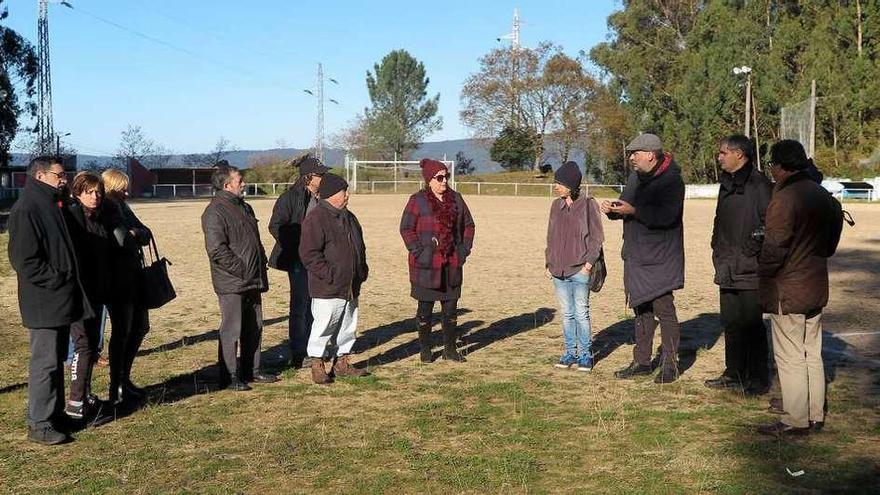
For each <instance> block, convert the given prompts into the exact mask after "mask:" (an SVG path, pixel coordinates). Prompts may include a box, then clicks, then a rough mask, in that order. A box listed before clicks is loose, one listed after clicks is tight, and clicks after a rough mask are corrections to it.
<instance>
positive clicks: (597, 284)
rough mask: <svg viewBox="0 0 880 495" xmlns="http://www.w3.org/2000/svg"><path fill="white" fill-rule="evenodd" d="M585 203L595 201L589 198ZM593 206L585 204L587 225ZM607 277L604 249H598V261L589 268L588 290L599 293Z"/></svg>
mask: <svg viewBox="0 0 880 495" xmlns="http://www.w3.org/2000/svg"><path fill="white" fill-rule="evenodd" d="M587 201H595V200H593V198H589V199H588V200H587ZM592 212H593V205H591V204H587V225H589V223H590V221H589V218H590V215H592V214H593V213H592ZM607 276H608V267H606V266H605V248H599V259H597V260H596V262H595V263H593V267H592V268H590V290H591V291H593V292H599V291H600V290H602V286H603V285H605V277H607Z"/></svg>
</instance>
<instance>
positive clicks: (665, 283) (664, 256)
mask: <svg viewBox="0 0 880 495" xmlns="http://www.w3.org/2000/svg"><path fill="white" fill-rule="evenodd" d="M626 151H628V152H629V153H630V155H629V161H630V162H631V163H632V165H633V173H631V174H630V176H629V179H628V180H627V181H626V187H625V188H624V189H623V192H622V193H621V195H620V199H618V200H617V201H607V200H606V201H603V202H602V205H601V209H602V212H603V213H606V214H607V215H608V218H610V219H612V220H623V252H622V255H623V286H624V289H625V290H626V298H627V301H628V302H629V305H630V307H632V308H633V309H634V310H635V314H636V318H635V324H636V328H635V334H636V346H635V348H634V349H633V361H632V363H630V365H629V366H627V367H626V368H623V369H621V370H619V371H616V372H615V373H614V376H615V377H617V378H632V377H634V376H637V375H648V374H650V373H651V372H652V371H653V370H652V368H651V351H652V348H653V341H654V330H655V329H656V328H657V322H656V320H655V319H654V318H655V315H656V317H657V318H658V319H659V320H660V335H661V338H662V353H661V355H660V373H658V374H657V377H656V378H655V380H654V381H655V382H657V383H669V382H673V381H675V380H677V379H678V343H679V338H680V334H681V326H680V325H679V323H678V316H677V315H676V312H675V299H674V297H673V295H672V292H673V291H675V290H677V289H681V288H682V287H684V231H683V226H682V215H683V213H684V181H682V179H681V169H679V168H678V165H677V164H676V163H675V161H674V160H673V159H672V155H670V154H668V153H664V152H663V145H662V143H661V142H660V138H659V137H657V136H656V135H654V134H641V135H639V136H637V137H636V138H635V139H633V140H632V142H630V143H629V144H628V145H627V146H626Z"/></svg>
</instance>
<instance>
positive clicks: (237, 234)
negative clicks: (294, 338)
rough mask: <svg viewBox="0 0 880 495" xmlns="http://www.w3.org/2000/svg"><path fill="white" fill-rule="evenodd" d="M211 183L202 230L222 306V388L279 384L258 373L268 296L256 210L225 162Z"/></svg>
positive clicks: (241, 180)
mask: <svg viewBox="0 0 880 495" xmlns="http://www.w3.org/2000/svg"><path fill="white" fill-rule="evenodd" d="M211 183H212V185H213V186H214V189H215V190H216V194H215V195H214V198H213V199H211V202H210V203H209V204H208V207H207V208H205V211H204V213H202V230H203V231H204V233H205V249H206V251H207V252H208V261H209V262H210V264H211V282H212V283H213V285H214V292H216V293H217V298H218V299H219V300H220V316H221V320H220V329H219V333H220V339H219V342H218V344H219V345H218V349H217V354H218V361H219V368H220V386H221V387H224V388H225V387H229V389H231V390H235V391H247V390H250V389H251V387H250V386H249V385H248V383H249V382H256V383H272V382H275V381H278V377H277V376H275V375H272V374H269V373H263V371H262V370H261V367H260V343H261V341H262V338H263V302H262V293H263V292H266V291H267V290H269V278H268V276H267V274H266V253H265V251H264V250H263V243H262V242H260V230H259V227H258V225H257V218H256V216H255V215H254V209H253V208H251V206H250V205H249V204H247V203H246V202H245V201H244V191H245V181H244V178H243V177H242V175H241V172H239V170H238V168H236V167H233V166H231V165H229V164H228V163H227V162H226V161H225V160H224V161H221V162H220V163H218V164H217V165H216V166H215V168H214V173H213V174H212V175H211ZM239 349H240V351H241V360H240V361H241V366H239V365H238V364H237V361H238V359H237V357H238V354H239V353H238V350H239Z"/></svg>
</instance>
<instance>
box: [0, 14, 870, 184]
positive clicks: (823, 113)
mask: <svg viewBox="0 0 880 495" xmlns="http://www.w3.org/2000/svg"><path fill="white" fill-rule="evenodd" d="M0 3H2V0H0ZM5 15H6V13H5V10H4V11H2V12H0V20H2V19H3V18H5ZM608 28H609V37H608V40H607V41H606V42H603V43H600V44H599V45H597V46H595V47H593V48H592V49H590V50H589V51H583V50H582V51H580V52H579V53H577V54H576V55H569V54H567V53H566V52H565V51H564V50H563V47H561V46H558V45H555V44H553V43H552V42H542V43H539V44H538V45H537V46H535V47H519V48H517V49H515V48H498V49H494V50H491V51H490V52H488V53H487V54H485V55H484V56H482V57H481V58H480V60H479V69H478V70H477V71H476V72H475V73H473V74H471V75H470V76H468V78H467V79H466V80H465V81H464V84H463V86H462V88H461V93H460V99H461V103H462V109H461V112H460V118H461V121H462V122H463V123H464V125H465V126H466V127H467V128H468V129H469V130H470V132H471V134H472V137H474V138H477V139H479V140H480V141H481V142H483V143H485V144H486V146H488V147H489V148H490V156H491V158H492V159H493V160H495V161H498V162H499V163H501V164H502V165H503V166H504V167H505V168H507V169H511V170H516V169H524V168H535V169H537V168H540V166H541V165H543V162H544V161H545V160H548V159H554V160H557V161H560V162H561V161H564V160H566V159H568V158H569V157H570V156H571V155H572V153H573V152H575V151H577V152H578V153H579V154H580V155H581V156H584V157H585V158H584V160H585V162H586V163H585V164H584V165H585V167H586V168H587V172H588V174H589V175H590V176H591V178H592V179H593V180H598V181H605V182H619V181H620V180H621V179H622V178H623V177H624V176H625V174H626V171H627V163H626V161H627V160H626V155H625V153H624V151H623V147H624V145H625V144H626V142H627V141H628V140H630V139H631V138H632V137H633V136H634V135H635V134H637V133H638V132H653V133H656V134H658V135H660V136H661V137H662V138H663V140H664V143H665V144H666V146H667V148H668V149H669V150H670V151H671V152H673V153H674V154H675V155H676V157H677V161H678V162H679V163H680V164H681V165H682V168H683V171H684V173H685V175H686V177H687V179H688V180H689V181H691V182H713V181H715V180H717V177H718V168H717V165H716V163H715V154H716V147H717V146H716V145H717V142H718V140H719V139H720V138H721V137H723V136H725V135H729V134H732V133H739V132H742V130H743V127H744V107H745V87H744V86H745V77H743V76H742V75H737V74H734V73H733V71H732V69H733V68H734V67H741V66H747V67H750V68H751V73H750V77H751V83H752V84H751V88H752V102H751V103H752V119H751V120H752V122H751V123H750V127H752V128H754V129H755V130H756V131H757V132H756V133H755V134H753V135H755V136H757V140H758V144H759V145H761V144H764V145H766V144H769V143H771V142H773V141H775V140H777V139H779V138H780V113H781V110H782V108H783V107H785V106H788V105H791V104H794V103H797V102H800V101H803V100H805V99H807V98H808V97H809V96H810V86H811V83H812V81H815V83H816V88H817V95H818V99H817V113H816V156H815V161H816V163H817V165H818V166H819V167H820V168H821V169H822V170H823V171H824V172H825V173H826V175H834V176H851V177H857V178H860V177H862V176H869V175H872V174H875V175H876V174H878V173H880V170H878V165H880V82H878V81H880V63H878V56H880V0H675V1H670V0H623V1H622V5H621V10H619V11H617V12H615V13H613V14H612V15H610V16H609V18H608ZM0 36H2V37H3V38H4V43H3V44H0V50H2V53H0V55H3V56H2V57H0V60H2V63H0V69H2V72H0V97H2V100H0V108H2V112H0V161H2V160H3V158H4V157H5V156H6V153H7V152H8V148H9V144H10V143H11V141H12V137H13V136H14V135H15V131H16V130H17V129H18V123H19V117H20V116H21V115H22V114H27V113H32V112H33V111H34V110H35V108H34V106H33V105H32V104H30V103H27V104H25V103H23V102H30V101H31V100H29V97H31V96H33V84H34V79H35V77H34V76H35V70H36V64H35V63H34V62H35V57H34V54H33V47H32V46H30V44H29V43H28V42H27V41H26V40H24V39H22V38H21V37H20V36H18V35H17V34H16V33H14V32H12V31H11V30H9V29H6V28H3V27H2V26H0ZM13 75H14V76H16V78H17V80H18V81H20V84H19V86H20V87H19V88H18V91H16V88H15V87H14V86H13V84H12V83H11V76H13ZM365 83H366V87H367V90H368V93H369V97H370V106H369V107H367V108H365V109H364V110H363V112H362V113H359V114H358V115H357V116H356V117H355V118H354V119H353V121H352V122H351V123H350V124H349V125H348V126H347V127H346V128H345V129H343V130H342V131H341V132H339V133H338V134H337V135H336V136H334V144H335V145H337V146H340V147H343V148H345V149H347V150H350V152H351V153H352V154H354V155H355V156H356V157H357V158H359V159H383V160H389V159H393V158H395V157H397V158H399V159H404V158H408V157H409V155H410V154H411V153H412V152H413V151H414V150H415V149H417V148H418V146H419V145H420V144H421V142H422V141H423V140H424V139H425V138H426V137H427V136H429V135H430V134H431V133H433V132H435V131H437V130H439V129H441V128H442V125H443V121H442V119H441V118H440V117H439V116H437V110H438V105H439V99H440V95H439V94H435V95H433V96H429V91H428V85H429V83H430V79H429V78H428V77H427V71H426V68H425V66H424V64H423V63H422V62H421V61H418V60H417V59H416V58H415V57H413V56H412V55H411V54H409V53H408V52H407V51H406V50H394V51H392V52H390V53H388V54H387V55H386V56H385V57H383V58H382V60H381V61H380V62H379V63H377V64H375V65H374V66H373V70H372V71H367V73H366V77H365ZM128 131H131V129H129V130H128ZM129 137H135V138H136V137H137V136H129ZM124 138H125V136H124ZM123 141H125V139H123ZM222 148H223V146H219V149H221V151H222ZM762 148H765V146H762ZM129 151H130V150H129ZM216 151H217V150H215V152H212V153H209V154H205V155H204V156H201V155H200V156H195V155H194V156H193V157H192V159H193V160H194V161H201V160H203V159H207V158H208V157H211V158H216V157H217V156H219V155H218V154H217V153H216ZM137 154H142V153H135V152H125V153H119V155H137ZM148 155H150V156H153V155H160V156H159V158H161V155H164V153H162V152H158V153H152V154H148ZM461 158H464V159H467V157H464V156H462V157H461ZM468 167H470V168H471V169H472V168H473V167H472V166H471V165H470V164H469V165H468Z"/></svg>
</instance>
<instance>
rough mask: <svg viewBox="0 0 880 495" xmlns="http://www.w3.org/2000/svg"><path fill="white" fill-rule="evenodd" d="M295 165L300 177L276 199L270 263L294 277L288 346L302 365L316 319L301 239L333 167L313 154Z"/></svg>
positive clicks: (293, 358)
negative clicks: (309, 215)
mask: <svg viewBox="0 0 880 495" xmlns="http://www.w3.org/2000/svg"><path fill="white" fill-rule="evenodd" d="M294 166H296V167H298V168H299V178H298V179H297V181H296V183H295V184H294V185H293V186H292V187H291V188H290V189H288V190H287V191H285V192H284V194H282V195H281V197H280V198H278V201H276V202H275V208H274V209H273V210H272V219H271V220H269V232H271V233H272V237H274V238H275V247H274V248H272V255H271V256H269V266H271V267H272V268H277V269H278V270H283V271H285V272H287V277H288V279H289V280H290V318H289V320H288V324H289V328H288V346H289V347H290V361H291V365H292V366H293V367H296V368H299V367H300V366H302V363H303V360H304V359H305V357H306V344H307V343H308V341H309V329H310V328H311V327H312V321H313V319H312V311H311V304H312V301H311V299H310V298H309V279H308V275H307V273H306V269H305V267H304V266H303V263H302V260H300V257H299V240H300V236H301V234H302V222H303V219H304V218H305V216H306V213H308V212H309V211H311V210H312V209H314V208H315V206H317V205H318V188H319V187H320V186H321V177H322V176H323V175H324V174H325V173H327V171H328V170H329V169H328V168H327V167H325V166H324V165H323V164H322V163H321V161H320V160H318V159H317V158H314V157H312V156H310V155H305V156H304V157H302V158H300V159H299V160H297V161H296V162H294Z"/></svg>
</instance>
